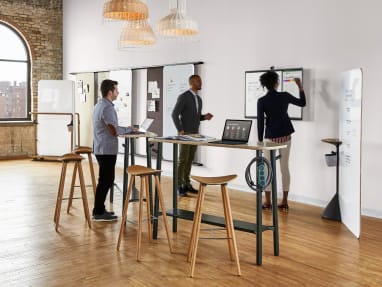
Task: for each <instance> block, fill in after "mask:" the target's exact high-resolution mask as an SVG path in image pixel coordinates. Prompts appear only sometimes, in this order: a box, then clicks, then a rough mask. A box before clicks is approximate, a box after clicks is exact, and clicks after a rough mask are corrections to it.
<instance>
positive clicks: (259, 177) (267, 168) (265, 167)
mask: <svg viewBox="0 0 382 287" xmlns="http://www.w3.org/2000/svg"><path fill="white" fill-rule="evenodd" d="M252 165H255V166H254V167H255V175H256V177H255V181H253V180H252V175H251V174H252V172H251V170H252ZM256 173H257V174H256ZM272 178H273V171H272V167H271V163H270V161H269V160H268V159H266V158H265V157H255V158H254V159H252V160H251V162H250V163H249V164H248V166H247V168H246V169H245V180H246V181H247V184H248V186H249V187H250V188H251V189H253V190H254V191H260V192H261V191H264V189H265V188H266V187H267V186H268V185H269V184H270V183H271V181H272Z"/></svg>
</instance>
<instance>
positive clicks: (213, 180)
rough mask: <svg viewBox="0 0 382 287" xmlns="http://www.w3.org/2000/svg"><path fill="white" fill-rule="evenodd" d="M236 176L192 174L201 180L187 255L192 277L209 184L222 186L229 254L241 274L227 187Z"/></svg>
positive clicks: (197, 179) (198, 180)
mask: <svg viewBox="0 0 382 287" xmlns="http://www.w3.org/2000/svg"><path fill="white" fill-rule="evenodd" d="M236 177H237V175H236V174H234V175H227V176H220V177H201V176H191V178H192V179H194V180H196V181H197V182H199V183H200V185H199V192H198V199H197V202H196V207H195V213H194V221H193V225H192V232H191V239H190V244H189V247H188V256H187V261H188V262H190V260H191V270H190V277H193V276H194V270H195V261H196V252H197V249H198V241H199V232H200V224H201V219H202V206H203V201H204V195H205V187H206V186H207V185H220V187H221V193H222V199H223V208H224V219H225V224H226V228H225V229H226V231H227V240H228V249H229V254H230V257H231V260H232V261H235V262H236V267H237V274H238V275H241V271H240V263H239V256H238V253H237V246H236V237H235V231H234V226H233V219H232V213H231V205H230V202H229V197H228V192H227V189H226V185H227V183H228V182H229V181H231V180H233V179H234V178H236ZM219 239H221V238H219Z"/></svg>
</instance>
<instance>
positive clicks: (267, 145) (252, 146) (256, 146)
mask: <svg viewBox="0 0 382 287" xmlns="http://www.w3.org/2000/svg"><path fill="white" fill-rule="evenodd" d="M149 141H150V142H163V143H176V144H188V145H197V146H212V147H226V148H236V149H249V150H276V149H282V148H286V147H287V146H286V145H285V144H279V143H268V142H267V143H263V144H261V145H260V144H258V143H256V142H249V143H248V144H233V145H232V144H217V143H213V142H207V141H187V140H178V139H175V137H174V139H171V138H170V137H153V138H150V139H149Z"/></svg>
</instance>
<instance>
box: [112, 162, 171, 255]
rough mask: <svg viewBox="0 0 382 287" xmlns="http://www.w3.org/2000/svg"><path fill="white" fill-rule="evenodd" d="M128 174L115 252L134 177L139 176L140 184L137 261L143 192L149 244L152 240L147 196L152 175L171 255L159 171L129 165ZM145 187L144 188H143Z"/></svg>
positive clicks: (120, 235)
mask: <svg viewBox="0 0 382 287" xmlns="http://www.w3.org/2000/svg"><path fill="white" fill-rule="evenodd" d="M127 172H128V174H130V175H131V177H130V183H129V188H128V192H127V196H126V200H125V207H124V209H123V213H122V222H121V229H120V231H119V237H118V244H117V250H119V247H120V245H121V239H122V234H123V231H124V228H125V223H126V217H127V207H128V206H129V199H130V196H131V191H132V189H133V183H134V180H135V177H136V176H139V177H140V178H141V184H140V189H139V215H138V234H137V256H136V257H137V261H139V260H140V256H141V234H142V210H143V192H144V190H145V192H146V208H147V223H148V231H149V241H150V242H151V240H152V225H151V214H150V202H151V199H150V194H149V176H150V175H153V176H154V178H155V187H156V190H157V193H158V197H159V204H160V208H161V210H162V215H163V221H164V226H165V228H166V235H167V241H168V246H169V248H170V253H172V245H171V241H170V231H169V227H168V222H167V215H166V209H165V205H164V199H163V195H162V190H161V185H160V182H159V177H158V175H159V174H160V173H161V171H160V170H156V169H152V168H148V167H144V166H140V165H131V166H129V167H128V168H127ZM144 186H145V188H144Z"/></svg>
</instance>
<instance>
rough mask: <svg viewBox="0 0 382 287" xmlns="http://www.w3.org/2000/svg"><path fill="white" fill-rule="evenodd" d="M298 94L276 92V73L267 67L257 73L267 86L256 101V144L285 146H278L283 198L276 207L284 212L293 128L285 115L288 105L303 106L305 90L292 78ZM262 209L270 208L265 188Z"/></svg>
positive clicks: (298, 81)
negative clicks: (281, 147)
mask: <svg viewBox="0 0 382 287" xmlns="http://www.w3.org/2000/svg"><path fill="white" fill-rule="evenodd" d="M294 81H295V83H296V85H297V87H298V89H299V94H300V97H299V98H297V97H294V96H292V95H291V94H290V93H287V92H278V91H277V88H278V86H279V76H278V74H277V73H276V72H275V71H273V70H271V71H268V72H266V73H264V74H262V75H261V76H260V83H261V85H262V86H263V87H266V88H267V93H266V94H265V95H264V96H263V97H261V98H259V99H258V101H257V132H258V140H259V143H260V144H261V143H263V139H264V138H265V141H266V142H274V143H281V144H284V145H286V146H287V148H285V149H280V150H279V152H280V155H281V158H280V168H281V178H282V188H283V199H282V201H281V203H280V204H279V205H278V207H279V208H280V209H282V210H284V211H287V210H288V209H289V206H288V194H289V186H290V173H289V153H290V147H291V142H292V141H291V140H292V133H293V132H294V128H293V125H292V122H291V120H290V118H289V115H288V106H289V104H292V105H296V106H299V107H304V106H305V105H306V100H305V93H304V89H303V87H302V83H301V80H300V79H297V78H295V79H294ZM264 117H266V121H265V136H264ZM265 156H266V157H267V158H268V159H269V152H265ZM262 208H263V209H271V208H272V204H271V192H270V191H269V190H266V191H265V202H264V203H263V206H262Z"/></svg>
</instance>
